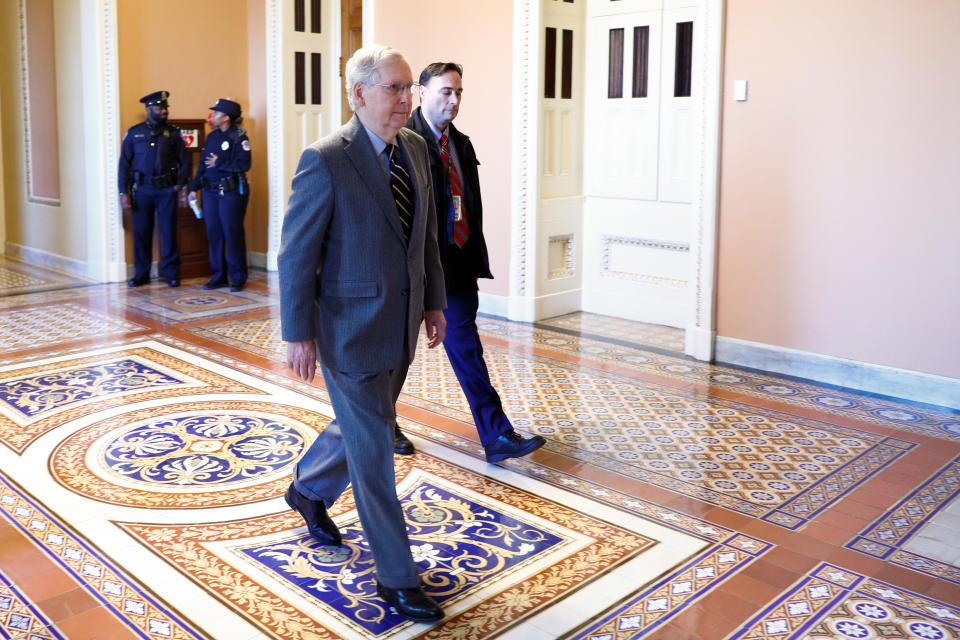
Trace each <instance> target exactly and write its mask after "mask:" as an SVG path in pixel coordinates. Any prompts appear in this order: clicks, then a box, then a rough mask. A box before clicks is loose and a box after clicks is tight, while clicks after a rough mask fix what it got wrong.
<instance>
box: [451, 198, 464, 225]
mask: <svg viewBox="0 0 960 640" xmlns="http://www.w3.org/2000/svg"><path fill="white" fill-rule="evenodd" d="M462 207H463V205H462V204H460V196H453V221H454V222H460V221H461V220H463V209H462Z"/></svg>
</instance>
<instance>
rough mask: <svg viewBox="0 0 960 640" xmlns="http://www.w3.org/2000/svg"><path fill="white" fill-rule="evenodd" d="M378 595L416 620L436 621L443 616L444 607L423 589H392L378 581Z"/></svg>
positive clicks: (398, 610) (404, 614)
mask: <svg viewBox="0 0 960 640" xmlns="http://www.w3.org/2000/svg"><path fill="white" fill-rule="evenodd" d="M377 595H378V596H380V597H381V598H383V599H384V600H386V601H387V602H388V603H389V604H390V605H391V606H392V607H393V608H394V609H395V610H396V612H397V613H399V614H400V615H402V616H403V617H404V618H406V619H407V620H413V621H414V622H435V621H437V620H441V619H442V618H443V609H441V608H440V605H438V604H437V603H436V602H434V601H433V598H431V597H430V596H428V595H427V594H426V593H424V591H423V589H421V588H420V587H416V588H414V589H391V588H390V587H385V586H383V585H382V584H380V582H377Z"/></svg>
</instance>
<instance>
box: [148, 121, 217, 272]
mask: <svg viewBox="0 0 960 640" xmlns="http://www.w3.org/2000/svg"><path fill="white" fill-rule="evenodd" d="M170 124H172V125H173V126H175V127H176V128H178V129H180V133H181V134H182V135H183V139H184V142H186V143H187V150H188V151H189V152H190V159H191V161H192V164H191V166H192V171H191V173H192V175H191V176H190V179H191V180H192V179H193V176H194V175H196V174H197V167H198V166H200V162H201V157H202V155H203V143H204V141H205V140H206V138H207V129H206V127H207V122H206V120H171V121H170ZM188 184H189V182H188ZM188 192H189V189H184V190H183V191H181V192H180V196H179V200H178V202H177V246H178V247H179V249H180V277H181V278H182V279H186V278H202V277H207V276H209V275H210V273H211V271H210V252H209V248H208V245H207V225H206V223H205V222H204V221H203V220H201V219H197V217H196V216H195V215H193V211H192V210H191V209H190V206H189V205H188V204H187V193H188ZM155 236H156V238H158V239H159V237H160V234H155Z"/></svg>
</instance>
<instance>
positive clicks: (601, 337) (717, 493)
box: [0, 259, 960, 640]
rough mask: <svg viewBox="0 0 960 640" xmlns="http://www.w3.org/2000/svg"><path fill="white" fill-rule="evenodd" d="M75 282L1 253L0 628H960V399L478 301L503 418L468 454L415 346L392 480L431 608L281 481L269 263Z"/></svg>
mask: <svg viewBox="0 0 960 640" xmlns="http://www.w3.org/2000/svg"><path fill="white" fill-rule="evenodd" d="M253 276H254V277H252V278H251V280H250V282H249V286H248V288H247V289H246V290H245V291H243V292H239V293H229V292H227V291H226V290H217V291H203V290H202V289H201V288H200V284H202V280H197V281H185V282H184V286H182V287H180V288H178V289H171V288H168V287H166V286H165V285H163V284H162V283H156V282H154V283H153V284H151V285H149V286H147V287H143V288H140V289H136V290H129V289H127V288H126V287H125V286H123V285H91V284H89V283H86V282H82V281H80V280H78V279H76V278H71V277H69V276H65V275H63V274H59V273H57V272H54V271H51V270H47V269H43V268H41V267H35V266H31V265H26V264H23V263H19V262H16V261H14V260H10V259H6V260H3V261H2V262H0V295H2V297H0V515H2V520H0V637H4V638H30V639H33V640H40V639H47V638H49V639H52V638H71V639H81V638H89V639H93V638H103V639H119V638H149V639H151V640H157V639H161V638H179V639H186V638H217V639H229V640H246V639H251V640H252V639H254V638H259V639H262V638H271V639H273V638H297V639H303V640H315V639H321V638H384V639H387V638H389V639H404V638H457V639H464V640H466V639H473V638H477V639H479V638H517V639H528V638H530V639H536V638H543V639H547V638H584V639H585V638H590V639H594V640H600V639H603V640H615V639H616V640H621V639H627V638H669V639H677V640H685V639H688V638H707V639H712V638H716V639H718V640H722V639H727V638H729V639H737V640H754V639H760V638H764V639H770V640H773V639H776V640H781V639H792V638H796V639H799V638H815V639H835V638H928V639H929V638H936V639H939V638H960V546H958V545H957V543H956V540H957V539H958V535H960V500H957V496H958V494H960V412H957V411H951V410H948V409H943V408H937V407H932V406H922V405H918V404H914V403H908V402H900V401H896V400H893V399H888V398H880V397H875V396H870V395H867V394H857V393H853V392H850V391H847V390H843V389H837V388H828V387H824V386H818V385H815V384H811V383H807V382H803V381H798V380H792V379H786V378H782V377H777V376H773V375H766V374H763V373H759V372H754V371H744V370H740V369H732V368H725V367H718V366H712V365H709V364H705V363H701V362H697V361H694V360H689V359H687V358H685V357H683V356H682V355H681V354H680V353H678V351H679V349H680V348H681V342H682V335H680V334H679V333H678V332H677V331H676V330H671V329H665V328H662V327H650V326H647V325H641V324H639V323H631V322H626V321H623V320H617V319H613V318H606V317H602V316H596V315H592V314H585V313H580V314H571V315H569V316H564V317H561V318H553V319H549V320H544V321H542V322H539V323H536V324H533V325H531V324H523V323H517V322H510V321H506V320H502V319H497V318H490V317H482V318H481V320H480V326H481V334H482V337H483V340H484V345H485V348H486V356H487V362H488V365H489V368H490V370H491V374H492V376H493V378H494V384H495V386H497V388H498V389H499V390H500V391H501V394H502V397H503V400H504V405H505V407H506V409H507V412H508V414H509V415H510V416H511V417H512V418H513V420H514V424H515V426H516V427H517V428H518V429H520V430H522V431H525V432H527V433H532V434H533V433H535V434H540V435H542V436H544V437H545V438H546V439H547V445H546V446H545V447H544V448H543V449H541V450H539V451H537V452H535V453H534V454H533V455H531V456H530V457H529V458H524V459H521V460H511V461H508V462H507V463H505V464H502V465H489V464H487V463H486V462H484V459H483V454H482V450H481V448H480V446H479V444H478V442H477V439H476V433H475V431H474V429H473V427H472V423H471V418H470V413H469V408H468V407H467V405H466V402H465V399H464V397H463V395H462V394H461V392H460V390H459V388H458V386H457V383H456V380H455V378H454V376H453V374H452V371H451V370H450V368H449V365H448V364H447V362H446V358H445V356H444V354H443V352H442V350H435V351H429V352H428V351H427V350H425V349H423V350H420V353H419V356H418V360H417V362H416V363H415V364H414V366H413V368H412V369H411V372H410V377H409V379H408V381H407V385H406V387H405V388H404V394H403V396H402V397H401V406H400V416H399V420H400V424H401V426H403V428H404V429H405V431H406V432H407V433H408V434H410V436H411V438H412V439H413V440H414V442H415V444H416V445H417V448H418V452H417V454H416V455H414V456H413V457H411V458H397V460H396V463H397V477H398V487H397V489H398V493H399V495H400V496H401V499H402V503H403V505H404V509H405V513H406V517H407V522H408V527H409V530H410V536H411V544H412V545H413V551H414V556H415V559H416V560H417V562H418V565H419V567H420V570H421V575H422V577H423V580H424V583H425V585H426V587H427V590H428V591H429V592H431V593H432V594H434V595H435V597H436V598H437V599H438V600H439V601H440V602H442V604H443V605H444V608H445V610H446V611H447V614H448V616H447V618H446V619H445V620H444V621H443V622H441V623H438V624H437V625H434V626H429V625H423V624H413V623H410V622H406V621H404V620H403V619H402V618H399V617H398V616H397V615H396V614H395V613H394V612H392V611H391V610H390V609H389V608H388V607H385V606H384V603H383V602H382V601H380V600H379V599H378V598H377V597H376V595H375V593H374V587H373V572H372V562H371V559H370V554H369V551H368V549H367V548H366V543H365V541H364V538H363V535H362V532H361V530H360V528H359V526H358V523H357V518H356V515H355V511H354V507H353V504H352V497H351V495H350V493H349V492H348V493H347V494H346V495H345V496H344V497H343V498H342V499H341V501H340V502H339V503H337V505H335V507H334V509H333V510H332V511H331V515H332V516H333V517H334V519H335V520H336V521H337V523H338V524H339V526H340V528H341V530H342V531H343V532H344V545H343V546H340V547H323V546H320V545H317V544H314V543H313V542H312V541H311V539H310V538H309V536H308V535H307V534H306V530H305V528H304V527H303V526H302V524H303V523H302V520H300V519H299V518H298V517H297V516H296V515H295V514H294V513H293V512H291V511H289V510H288V509H287V508H286V505H285V504H284V502H283V499H282V493H283V490H284V489H285V487H286V485H287V484H288V483H289V479H290V472H291V467H292V465H293V464H294V462H295V461H296V459H297V458H298V456H299V455H300V454H301V453H302V452H303V451H304V448H305V447H306V446H307V445H308V444H309V442H310V441H311V440H312V438H314V437H315V436H316V434H317V433H318V432H319V431H321V430H322V429H323V428H324V427H325V426H326V425H327V424H328V423H329V420H330V418H331V415H332V413H331V409H330V405H329V403H328V398H327V396H326V393H325V391H324V389H323V387H322V386H320V384H319V381H318V384H317V385H316V386H313V385H306V384H303V383H301V382H299V381H297V380H295V379H293V378H292V377H291V376H290V375H289V374H288V373H287V372H286V371H285V368H284V366H283V344H282V342H281V341H280V332H279V318H278V313H277V311H278V310H277V303H278V299H277V294H276V283H275V280H274V278H273V276H272V275H270V276H268V275H267V274H264V273H262V272H261V273H255V274H253Z"/></svg>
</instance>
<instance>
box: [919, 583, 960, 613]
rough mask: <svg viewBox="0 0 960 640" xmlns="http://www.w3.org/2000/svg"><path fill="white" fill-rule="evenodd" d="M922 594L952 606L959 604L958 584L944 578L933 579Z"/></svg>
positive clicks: (959, 588)
mask: <svg viewBox="0 0 960 640" xmlns="http://www.w3.org/2000/svg"><path fill="white" fill-rule="evenodd" d="M923 595H925V596H928V597H930V598H933V599H934V600H939V601H940V602H943V603H945V604H949V605H951V606H954V607H958V606H960V586H957V585H955V584H951V583H949V582H947V581H945V580H934V581H933V582H932V583H931V584H930V585H929V586H928V587H927V588H926V591H924V592H923Z"/></svg>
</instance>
